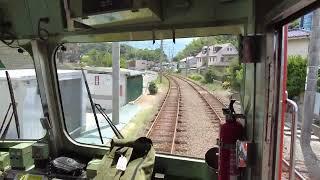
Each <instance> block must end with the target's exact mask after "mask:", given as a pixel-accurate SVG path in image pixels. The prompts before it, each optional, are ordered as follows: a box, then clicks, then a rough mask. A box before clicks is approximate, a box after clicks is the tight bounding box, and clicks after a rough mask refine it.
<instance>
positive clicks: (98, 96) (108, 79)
mask: <svg viewBox="0 0 320 180" xmlns="http://www.w3.org/2000/svg"><path fill="white" fill-rule="evenodd" d="M95 78H98V79H99V83H96V84H95ZM87 80H88V84H89V87H90V91H91V94H92V98H93V100H94V102H95V103H98V104H100V105H101V106H102V107H103V108H105V109H106V112H111V110H112V74H94V73H88V74H87ZM120 95H121V96H120V106H124V105H125V104H126V75H124V74H120ZM87 108H88V109H91V106H90V102H88V103H87Z"/></svg>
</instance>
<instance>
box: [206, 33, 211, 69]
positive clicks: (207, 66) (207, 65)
mask: <svg viewBox="0 0 320 180" xmlns="http://www.w3.org/2000/svg"><path fill="white" fill-rule="evenodd" d="M207 41H208V42H207V43H208V44H207V64H206V68H207V70H208V68H209V45H210V44H209V38H208V37H207Z"/></svg>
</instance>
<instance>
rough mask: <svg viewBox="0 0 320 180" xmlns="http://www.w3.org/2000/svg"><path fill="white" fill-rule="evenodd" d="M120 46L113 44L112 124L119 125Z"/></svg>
mask: <svg viewBox="0 0 320 180" xmlns="http://www.w3.org/2000/svg"><path fill="white" fill-rule="evenodd" d="M119 81H120V44H119V42H113V43H112V122H113V124H115V125H117V124H119V116H120V115H119V109H120V104H119V98H120V97H119V96H120V93H119V90H120V87H119V86H120V83H119Z"/></svg>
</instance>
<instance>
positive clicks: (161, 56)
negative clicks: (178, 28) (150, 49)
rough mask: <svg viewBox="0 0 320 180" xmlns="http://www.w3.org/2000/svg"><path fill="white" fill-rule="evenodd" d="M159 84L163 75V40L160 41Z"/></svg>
mask: <svg viewBox="0 0 320 180" xmlns="http://www.w3.org/2000/svg"><path fill="white" fill-rule="evenodd" d="M160 50H161V52H160V83H162V73H163V67H162V60H163V40H162V39H161V41H160Z"/></svg>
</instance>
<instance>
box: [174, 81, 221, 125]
mask: <svg viewBox="0 0 320 180" xmlns="http://www.w3.org/2000/svg"><path fill="white" fill-rule="evenodd" d="M174 77H176V78H179V79H181V80H183V81H185V82H186V83H188V84H189V85H190V86H191V87H192V88H193V89H194V90H195V91H196V92H197V93H198V94H199V95H200V97H201V98H202V99H203V100H204V101H205V102H206V103H207V105H208V106H209V107H210V108H211V109H212V110H213V112H214V114H216V118H217V120H219V122H220V124H222V123H224V122H225V118H224V115H223V112H222V108H224V107H226V106H225V104H223V103H222V101H221V100H220V99H218V98H217V97H215V96H214V95H213V94H212V93H210V92H209V91H208V90H207V89H205V88H204V87H202V86H200V85H198V84H196V83H194V82H192V81H190V80H189V79H187V78H184V77H181V76H174Z"/></svg>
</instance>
